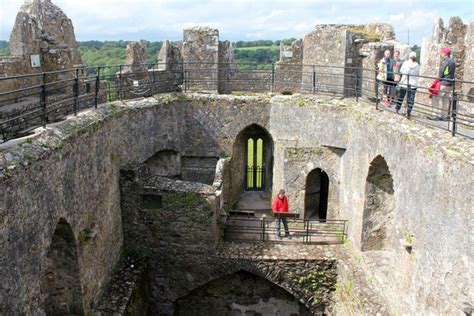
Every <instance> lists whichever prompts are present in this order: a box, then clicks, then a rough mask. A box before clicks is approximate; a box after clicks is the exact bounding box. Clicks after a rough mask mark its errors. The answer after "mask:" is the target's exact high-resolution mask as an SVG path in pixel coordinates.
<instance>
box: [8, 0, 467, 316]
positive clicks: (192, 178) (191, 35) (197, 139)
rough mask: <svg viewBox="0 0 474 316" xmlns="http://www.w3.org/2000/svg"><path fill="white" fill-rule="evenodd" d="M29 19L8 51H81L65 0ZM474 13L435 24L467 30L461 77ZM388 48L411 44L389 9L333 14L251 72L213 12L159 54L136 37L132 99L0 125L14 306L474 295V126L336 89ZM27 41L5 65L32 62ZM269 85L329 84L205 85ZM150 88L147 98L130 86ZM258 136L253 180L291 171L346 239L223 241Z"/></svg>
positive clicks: (185, 307)
mask: <svg viewBox="0 0 474 316" xmlns="http://www.w3.org/2000/svg"><path fill="white" fill-rule="evenodd" d="M48 12H49V13H48ZM24 21H27V22H24ZM17 22H18V23H17V25H16V26H15V30H14V32H13V33H14V34H15V35H14V36H15V38H16V39H18V40H19V42H17V43H15V40H16V39H15V40H12V41H13V42H14V43H13V47H12V52H19V51H22V52H24V54H31V53H34V51H35V49H39V50H40V55H41V54H42V55H41V56H42V57H41V58H43V59H44V62H43V59H41V62H42V67H50V66H51V67H53V66H54V67H59V68H57V69H63V68H64V67H70V66H71V65H72V64H74V63H76V62H80V60H79V57H78V54H77V49H76V48H75V42H74V41H73V40H72V39H73V38H74V34H73V29H72V24H71V22H70V20H68V19H67V18H66V17H65V16H64V14H63V13H62V11H60V10H59V9H57V7H55V6H54V5H53V4H52V3H51V2H50V1H48V0H44V1H39V0H38V1H34V2H33V3H32V4H28V5H25V6H24V7H23V8H22V11H21V12H20V14H19V18H18V19H17ZM53 25H56V26H57V25H61V27H62V33H61V34H59V33H58V32H56V31H55V30H56V29H55V28H53ZM472 25H473V24H472V23H471V24H470V26H469V27H467V28H466V27H465V26H464V25H463V24H462V23H461V22H460V21H459V20H457V19H453V20H452V23H450V27H449V29H448V30H444V29H443V30H441V28H439V29H440V30H441V31H436V32H437V33H436V34H439V37H437V39H436V41H437V42H436V43H441V42H442V41H450V43H457V44H456V45H458V47H459V49H460V50H459V51H458V52H457V53H459V54H461V55H459V56H461V57H458V58H459V59H461V60H465V61H466V62H465V63H464V64H461V65H460V67H461V68H462V69H463V72H462V74H463V78H464V79H466V78H467V77H466V76H470V75H471V74H472V67H471V65H470V63H467V61H468V60H470V59H469V58H471V59H472V42H473V41H472V34H473V29H472ZM59 29H61V28H59ZM443 34H444V35H443ZM464 34H466V35H464ZM12 36H13V35H12ZM38 36H39V37H38ZM63 36H64V37H63ZM334 38H335V39H336V40H334ZM327 41H328V42H330V43H331V45H329V46H328V45H325V43H326V42H327ZM440 41H441V42H440ZM387 48H391V49H393V48H395V49H400V50H402V55H403V54H405V51H406V47H405V46H403V45H402V44H400V43H398V42H397V41H395V37H394V32H393V29H392V28H391V27H390V26H389V25H385V24H369V25H366V26H359V25H343V26H335V25H320V26H317V27H316V28H315V30H314V31H313V32H311V33H310V34H308V35H307V36H305V38H304V39H302V40H297V41H295V42H294V43H292V45H291V46H290V47H285V46H282V47H281V52H282V54H281V57H280V62H279V63H277V65H276V66H275V69H272V70H271V71H262V72H259V73H258V74H256V76H258V78H259V79H262V78H263V79H265V80H262V81H259V84H253V82H252V81H251V80H250V79H253V78H252V77H251V76H252V75H253V74H249V72H245V71H243V70H239V69H236V68H235V65H234V64H233V56H232V47H231V45H230V43H229V42H222V41H219V33H218V31H217V30H215V29H211V28H202V27H201V28H192V29H187V30H185V32H184V36H183V42H182V43H178V44H172V43H170V42H165V43H164V45H163V47H162V49H161V51H160V53H159V55H158V57H157V61H158V63H157V65H156V66H155V68H152V69H147V68H146V67H143V66H140V64H141V63H142V62H143V61H144V60H145V59H144V56H145V54H144V52H145V51H144V46H143V45H142V44H141V43H132V44H130V45H129V48H128V54H127V61H126V64H129V66H128V67H125V68H124V69H122V70H123V73H119V74H118V75H119V76H121V75H123V74H129V75H132V76H131V77H129V79H130V78H133V75H138V74H140V73H143V72H145V73H146V75H145V76H143V77H140V78H136V80H130V81H125V80H124V81H123V82H120V83H121V84H123V85H125V86H126V88H127V89H125V90H124V91H125V93H124V94H123V95H121V97H122V98H123V99H125V100H124V101H123V102H115V103H107V104H102V105H100V106H99V107H98V109H89V110H86V111H83V112H81V113H79V115H77V116H74V117H68V118H67V119H66V120H65V121H63V122H58V123H55V124H51V125H48V127H47V128H46V129H44V128H38V129H36V130H35V131H34V134H33V135H30V136H28V137H24V138H19V139H14V140H11V141H9V142H5V143H2V144H0V192H1V198H0V236H1V237H0V252H1V253H2V256H0V280H2V282H0V314H2V315H3V314H5V315H11V314H12V315H15V314H27V315H30V314H31V315H36V314H47V315H50V314H78V315H87V314H90V313H95V314H96V315H109V314H113V313H115V314H118V315H123V314H128V315H130V314H132V315H146V314H150V315H174V314H177V315H181V314H182V315H187V314H189V313H191V311H192V312H196V311H198V312H199V313H202V314H211V313H212V312H216V311H220V312H223V313H229V314H231V315H248V314H253V315H255V314H257V313H261V314H275V313H278V312H280V313H283V314H296V315H309V314H314V315H322V314H323V313H325V314H334V315H351V314H354V315H361V314H370V315H372V314H373V315H392V314H394V313H397V314H416V313H424V314H455V315H458V314H459V315H462V314H463V313H465V314H469V313H470V312H472V307H470V306H472V304H473V302H472V285H471V284H472V273H471V270H472V269H471V262H472V261H473V255H472V243H471V242H470V239H469V238H468V237H466V236H471V234H472V222H473V221H472V215H473V214H472V209H473V204H474V200H473V196H472V194H471V191H472V187H473V186H474V182H473V177H472V175H473V174H474V152H473V149H472V145H471V143H470V142H469V141H465V140H463V139H461V138H452V137H450V136H449V135H447V134H446V133H444V131H440V130H433V129H431V128H429V127H426V126H422V125H418V124H417V123H415V122H413V121H407V120H404V119H403V118H400V117H397V116H392V115H391V114H390V113H387V112H378V111H374V110H373V107H371V106H370V105H369V104H367V103H364V102H363V101H360V102H358V101H356V99H354V98H346V99H341V98H334V97H333V96H334V95H335V96H338V97H339V96H352V95H354V93H355V91H354V90H348V89H347V88H348V87H354V86H357V87H359V86H358V85H357V84H355V83H354V82H352V80H358V79H357V78H359V79H360V78H364V77H365V76H368V77H370V78H372V77H371V76H373V75H374V74H373V73H372V71H371V70H370V71H368V74H366V73H362V74H361V73H357V71H356V70H354V69H356V68H357V67H359V66H360V65H363V66H365V67H367V68H370V69H372V68H373V67H374V65H375V63H376V62H377V61H378V59H379V58H381V54H383V51H384V50H385V49H387ZM460 52H462V53H460ZM23 58H24V57H23V56H20V57H18V56H17V57H13V58H10V59H9V61H8V62H5V63H3V64H1V65H0V66H1V67H2V68H1V69H2V71H3V72H4V73H5V74H9V73H10V72H11V71H13V72H15V73H17V72H18V69H20V68H19V67H23V66H25V65H27V64H26V63H25V60H24V59H23ZM28 58H29V57H28ZM28 62H29V61H28ZM193 63H199V64H193ZM302 64H320V65H321V67H320V68H321V69H313V68H312V67H311V69H309V70H307V69H304V68H303V66H302ZM22 65H23V66H22ZM322 66H333V67H339V68H337V69H340V70H341V72H340V75H341V77H333V78H332V79H330V78H329V77H328V78H326V77H325V76H324V75H325V70H324V67H322ZM17 67H18V68H17ZM25 67H26V66H25ZM28 67H29V66H28ZM188 67H189V68H188ZM193 67H195V68H193ZM352 67H354V68H352ZM318 68H319V67H318ZM25 69H26V68H25ZM45 69H47V68H41V69H38V70H37V71H45ZM54 69H56V68H54ZM354 71H355V72H354ZM314 73H318V77H316V78H315V77H314V76H313V74H314ZM334 73H336V74H338V73H337V72H334V71H332V72H331V74H334ZM308 74H311V76H308ZM193 76H194V77H193ZM191 77H192V78H193V79H194V80H193V81H192V84H189V85H184V87H185V88H186V89H189V90H198V92H200V93H166V94H158V93H161V92H169V91H173V90H178V89H179V88H180V86H181V85H183V84H184V83H186V81H187V80H189V79H190V78H191ZM344 77H345V78H344ZM230 79H232V80H230ZM150 82H151V83H154V84H153V85H150ZM157 82H159V84H156V83H157ZM248 82H250V84H248ZM275 82H276V84H275V85H273V83H275ZM82 84H83V83H81V86H80V89H86V88H85V84H86V83H84V87H82ZM359 84H360V92H361V93H365V91H366V90H367V91H370V92H371V91H373V90H374V87H373V86H370V83H368V85H367V86H364V85H363V84H362V83H359ZM269 85H271V87H274V88H275V90H276V91H273V92H277V91H278V92H288V93H290V92H291V93H294V92H305V91H310V92H311V89H313V87H314V86H315V85H319V88H318V91H324V89H321V87H327V90H326V91H324V92H325V93H324V94H329V95H330V96H321V95H312V96H306V97H302V96H299V95H297V96H283V95H280V94H276V93H267V94H261V95H245V94H243V95H240V96H233V95H219V94H213V93H209V92H220V93H229V92H232V91H265V92H268V91H269V90H270V89H269ZM335 85H337V87H335ZM463 88H464V89H472V88H471V87H470V86H465V87H463ZM9 89H10V88H9ZM469 91H470V90H469ZM202 92H208V93H202ZM136 96H152V97H149V98H145V99H142V100H126V99H130V98H133V97H136ZM102 101H104V100H102ZM86 102H88V101H87V100H85V99H84V100H81V103H80V104H78V107H79V109H81V108H84V107H85V106H87V103H86ZM258 142H260V144H261V146H262V148H261V152H262V158H261V162H260V163H261V166H262V168H261V169H262V170H263V171H262V176H261V182H262V183H263V184H262V185H261V186H260V187H252V189H258V190H257V193H258V194H261V195H262V196H263V197H264V198H265V199H266V198H269V197H271V196H274V195H275V193H276V192H277V191H278V190H279V189H280V188H285V189H286V191H287V194H288V196H289V199H290V205H291V210H292V212H294V213H296V214H298V215H299V216H300V218H304V219H308V220H312V221H316V222H318V223H325V222H326V221H328V222H329V220H334V219H347V220H348V226H347V227H348V230H347V239H346V240H345V244H344V245H340V244H339V245H302V244H297V243H296V242H295V239H293V240H292V241H290V240H285V241H284V242H281V243H269V242H267V243H266V242H263V243H255V244H250V243H247V244H246V243H231V242H228V241H225V240H224V238H223V236H224V229H225V223H226V219H228V218H229V216H230V215H229V214H230V211H232V210H233V209H234V208H235V207H236V205H237V204H238V202H239V200H240V199H241V197H242V195H243V193H245V191H246V188H247V186H248V177H249V174H248V173H249V170H248V169H247V159H248V156H249V148H250V146H249V144H252V143H253V144H256V143H258ZM252 148H254V149H253V150H255V151H257V150H258V146H254V147H252ZM255 148H256V149H255ZM252 175H253V176H255V175H256V173H254V174H252ZM39 188H40V189H39ZM267 234H268V233H267ZM214 294H215V295H214ZM214 298H217V299H214ZM203 300H204V302H205V303H204V304H200V303H202V302H203ZM470 309H471V310H470Z"/></svg>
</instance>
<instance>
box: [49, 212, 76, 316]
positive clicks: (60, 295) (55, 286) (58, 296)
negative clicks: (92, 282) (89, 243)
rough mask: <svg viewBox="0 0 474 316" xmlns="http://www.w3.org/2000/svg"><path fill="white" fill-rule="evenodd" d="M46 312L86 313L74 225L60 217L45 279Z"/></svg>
mask: <svg viewBox="0 0 474 316" xmlns="http://www.w3.org/2000/svg"><path fill="white" fill-rule="evenodd" d="M42 291H43V293H44V295H45V301H44V309H45V313H46V315H84V310H83V306H82V296H81V280H80V277H79V261H78V257H77V246H76V242H75V239H74V234H73V232H72V229H71V226H69V224H68V223H67V222H66V221H65V220H64V219H61V220H59V222H58V224H57V226H56V229H55V231H54V235H53V240H52V242H51V246H50V248H49V250H48V253H47V256H46V271H45V274H44V276H43V281H42Z"/></svg>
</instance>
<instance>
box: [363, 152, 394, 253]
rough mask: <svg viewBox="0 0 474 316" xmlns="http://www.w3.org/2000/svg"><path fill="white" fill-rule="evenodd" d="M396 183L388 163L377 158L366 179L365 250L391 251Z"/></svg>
mask: <svg viewBox="0 0 474 316" xmlns="http://www.w3.org/2000/svg"><path fill="white" fill-rule="evenodd" d="M393 193H394V189H393V179H392V175H391V174H390V170H389V168H388V165H387V163H386V162H385V159H384V158H383V157H382V156H380V155H379V156H377V157H376V158H375V159H374V160H373V161H372V162H371V164H370V167H369V172H368V174H367V179H366V187H365V203H364V214H363V219H362V237H361V250H362V251H371V250H388V249H389V247H390V245H391V241H392V237H393V236H392V235H393V209H394V197H393Z"/></svg>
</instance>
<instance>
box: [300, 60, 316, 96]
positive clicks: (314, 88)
mask: <svg viewBox="0 0 474 316" xmlns="http://www.w3.org/2000/svg"><path fill="white" fill-rule="evenodd" d="M303 67H304V66H303ZM313 94H316V66H315V65H313Z"/></svg>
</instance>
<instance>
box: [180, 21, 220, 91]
mask: <svg viewBox="0 0 474 316" xmlns="http://www.w3.org/2000/svg"><path fill="white" fill-rule="evenodd" d="M181 52H182V55H183V62H184V63H185V65H186V69H185V78H184V80H185V81H186V82H187V84H186V86H187V89H188V90H189V91H196V90H200V91H217V90H218V81H217V80H218V64H219V31H218V30H217V29H212V28H209V27H193V28H189V29H185V30H184V31H183V48H182V51H181Z"/></svg>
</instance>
